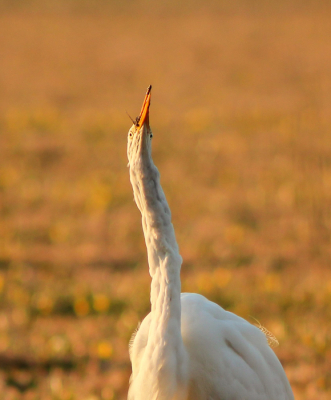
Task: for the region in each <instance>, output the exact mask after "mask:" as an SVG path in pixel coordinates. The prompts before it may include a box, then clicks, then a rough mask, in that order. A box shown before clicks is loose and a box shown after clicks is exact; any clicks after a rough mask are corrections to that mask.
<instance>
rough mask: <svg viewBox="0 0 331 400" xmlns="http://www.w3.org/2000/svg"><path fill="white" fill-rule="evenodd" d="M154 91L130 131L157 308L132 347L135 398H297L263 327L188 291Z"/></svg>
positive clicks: (132, 169)
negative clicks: (162, 172)
mask: <svg viewBox="0 0 331 400" xmlns="http://www.w3.org/2000/svg"><path fill="white" fill-rule="evenodd" d="M150 92H151V87H149V88H148V91H147V94H146V97H145V100H144V103H143V107H142V110H141V113H140V116H139V117H138V118H137V120H136V121H135V123H134V125H133V126H132V127H131V128H130V131H129V135H128V159H129V168H130V180H131V183H132V187H133V192H134V198H135V201H136V204H137V206H138V208H139V210H140V212H141V214H142V225H143V231H144V236H145V241H146V246H147V252H148V262H149V271H150V274H151V277H152V284H151V312H150V313H149V314H148V315H147V317H146V318H145V319H144V320H143V322H142V323H141V326H140V327H139V330H138V331H137V333H136V335H135V337H134V339H133V341H132V345H131V348H130V357H131V362H132V376H131V382H130V389H129V395H128V399H129V400H291V399H294V397H293V393H292V390H291V387H290V385H289V382H288V380H287V377H286V375H285V372H284V370H283V367H282V365H281V364H280V362H279V360H278V358H277V357H276V355H275V353H274V352H273V350H272V349H271V348H270V347H269V345H268V342H267V338H266V335H265V334H264V333H263V332H261V330H260V329H258V328H257V327H256V326H254V325H252V324H250V323H248V322H247V321H245V320H244V319H242V318H240V317H238V316H237V315H235V314H233V313H230V312H227V311H225V310H224V309H223V308H222V307H220V306H219V305H217V304H215V303H213V302H211V301H209V300H207V299H206V298H205V297H203V296H201V295H198V294H192V293H182V294H181V284H180V268H181V263H182V259H181V256H180V254H179V249H178V245H177V242H176V238H175V232H174V229H173V225H172V223H171V213H170V209H169V206H168V204H167V201H166V198H165V195H164V193H163V190H162V188H161V185H160V180H159V173H158V170H157V168H156V167H155V165H154V163H153V160H152V156H151V138H152V132H151V129H150V126H149V106H150V96H151V93H150Z"/></svg>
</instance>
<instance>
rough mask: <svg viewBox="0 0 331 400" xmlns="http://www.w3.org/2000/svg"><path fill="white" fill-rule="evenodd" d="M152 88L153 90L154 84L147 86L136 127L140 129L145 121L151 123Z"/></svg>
mask: <svg viewBox="0 0 331 400" xmlns="http://www.w3.org/2000/svg"><path fill="white" fill-rule="evenodd" d="M151 90H152V85H149V86H148V88H147V92H146V96H145V99H144V102H143V106H142V108H141V111H140V114H139V117H138V118H137V124H136V127H137V128H138V129H140V128H141V127H142V126H143V125H144V123H145V122H146V123H147V124H148V123H149V106H150V104H151Z"/></svg>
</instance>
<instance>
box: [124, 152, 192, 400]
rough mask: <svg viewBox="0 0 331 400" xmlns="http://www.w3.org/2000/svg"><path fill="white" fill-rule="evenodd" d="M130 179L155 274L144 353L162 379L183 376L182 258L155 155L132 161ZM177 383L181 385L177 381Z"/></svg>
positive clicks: (149, 258)
mask: <svg viewBox="0 0 331 400" xmlns="http://www.w3.org/2000/svg"><path fill="white" fill-rule="evenodd" d="M130 180H131V183H132V187H133V191H134V197H135V201H136V203H137V206H138V208H139V209H140V211H141V214H142V225H143V231H144V236H145V242H146V247H147V252H148V263H149V271H150V275H151V277H152V285H151V325H150V330H149V335H148V343H147V347H146V349H145V354H144V356H146V357H149V360H150V361H149V362H150V363H154V365H152V366H151V367H152V370H154V371H158V372H156V373H159V377H155V378H156V379H162V380H164V382H167V379H168V380H170V381H171V380H172V379H173V380H175V381H176V380H177V379H182V378H180V377H181V376H182V375H183V371H185V366H184V365H183V364H185V360H186V355H185V350H184V345H183V342H182V336H181V301H180V293H181V283H180V268H181V264H182V258H181V256H180V254H179V249H178V245H177V242H176V237H175V232H174V228H173V225H172V222H171V213H170V209H169V206H168V203H167V200H166V198H165V195H164V192H163V190H162V187H161V185H160V178H159V172H158V170H157V168H156V167H155V165H154V163H153V161H152V159H151V158H148V159H147V160H141V162H139V163H135V165H133V166H132V165H130ZM174 361H175V363H174ZM166 376H167V378H165V377H166ZM168 383H169V381H168ZM174 384H175V386H176V385H178V383H175V382H174ZM158 385H160V382H158ZM167 390H168V389H167ZM169 390H171V388H170V387H169ZM169 394H170V393H169ZM168 398H172V397H168Z"/></svg>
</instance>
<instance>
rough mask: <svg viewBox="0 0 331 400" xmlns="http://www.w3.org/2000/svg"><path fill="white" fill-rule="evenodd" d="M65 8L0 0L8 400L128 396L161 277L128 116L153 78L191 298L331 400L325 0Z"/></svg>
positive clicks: (330, 139)
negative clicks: (137, 347) (141, 202)
mask: <svg viewBox="0 0 331 400" xmlns="http://www.w3.org/2000/svg"><path fill="white" fill-rule="evenodd" d="M65 4H66V3H61V2H60V3H57V2H53V3H51V2H49V4H48V7H46V5H43V7H42V9H41V5H40V4H39V3H38V2H31V3H24V2H22V3H18V6H17V7H16V8H13V7H9V6H8V5H7V6H6V3H1V4H0V5H1V6H2V8H1V9H2V13H1V15H0V48H1V63H0V89H1V93H2V96H1V97H0V157H1V163H0V193H1V197H0V213H1V214H0V215H1V224H0V291H1V311H0V351H1V354H0V386H1V388H2V395H1V396H2V397H1V398H3V399H6V400H7V399H8V400H9V399H20V398H22V399H23V398H24V399H43V400H45V399H52V400H53V399H54V400H55V399H68V400H69V399H80V400H82V399H83V400H84V399H86V400H97V399H102V400H115V399H118V400H120V399H125V398H126V391H127V385H128V379H129V375H130V365H129V359H128V351H127V343H128V341H129V338H130V335H131V333H132V331H133V330H134V328H135V326H136V324H137V322H138V321H139V320H140V319H141V318H143V317H144V315H146V313H147V312H148V308H149V275H148V271H147V267H146V255H145V245H144V242H143V237H142V232H141V227H140V216H139V214H138V211H137V210H136V207H135V205H134V203H133V202H132V192H131V187H130V184H129V179H128V170H127V168H126V132H127V130H128V128H129V126H130V122H129V119H128V118H127V116H126V115H125V110H127V111H128V112H129V113H130V114H132V115H133V116H135V114H136V113H137V112H138V111H139V109H140V105H141V101H142V97H143V95H144V91H145V89H146V87H147V86H148V84H150V83H152V84H153V86H154V90H153V102H152V109H151V112H152V116H151V119H152V127H153V129H154V139H153V140H154V159H155V162H156V164H157V165H158V167H159V169H160V171H161V176H162V184H163V187H164V189H165V192H166V194H167V197H168V200H169V203H170V206H171V209H172V212H173V220H174V224H175V228H176V232H177V237H178V241H179V244H180V248H181V253H182V255H183V257H184V260H185V262H184V265H183V273H182V280H183V290H185V291H197V292H199V293H202V294H204V295H206V296H208V297H209V298H210V299H212V300H214V301H217V302H218V303H219V304H221V305H222V306H224V307H225V308H227V309H229V310H231V311H234V312H236V313H238V314H239V315H242V316H243V317H245V318H247V319H250V316H251V315H252V316H254V317H255V318H257V319H258V320H259V321H260V322H261V323H262V325H264V326H265V327H267V329H269V330H270V331H271V332H273V333H274V334H275V335H276V337H277V338H278V340H279V342H280V346H279V347H278V348H276V349H275V351H276V353H277V354H278V356H279V358H280V359H281V361H282V363H283V365H284V367H285V369H286V372H287V375H288V377H289V379H290V381H291V384H292V386H293V390H294V392H295V396H296V399H297V400H306V399H307V400H308V399H309V400H315V399H316V400H317V399H318V400H323V399H329V398H330V394H331V374H330V371H331V363H330V360H331V326H330V318H331V308H330V302H331V270H330V267H331V252H330V234H331V132H330V123H331V78H330V70H331V52H330V51H329V49H330V46H331V25H330V17H331V11H330V9H328V8H327V7H326V5H324V6H323V4H322V3H315V5H314V6H309V3H308V2H307V4H308V5H307V6H306V7H301V6H299V5H296V4H295V3H294V2H293V3H291V4H290V5H287V6H286V5H285V4H278V3H277V4H278V5H277V6H276V4H273V3H272V2H269V3H268V5H264V8H263V10H260V9H259V7H258V6H259V3H256V4H255V6H253V5H251V6H250V5H249V3H248V2H243V1H242V2H237V3H235V4H236V5H232V6H231V7H229V6H227V4H226V2H225V3H220V6H216V5H215V4H211V5H210V6H209V7H207V6H204V8H201V7H200V6H199V2H196V3H194V5H193V6H191V7H190V6H189V5H188V4H186V5H184V6H182V7H181V8H179V7H176V6H175V5H172V6H165V5H162V4H161V3H160V4H159V6H158V7H157V8H153V9H151V6H149V5H148V4H143V5H142V6H141V7H138V6H137V4H132V5H126V6H123V5H121V6H120V5H117V7H114V6H110V5H109V4H106V3H105V4H104V5H103V6H100V4H99V3H95V2H92V1H90V2H88V1H86V2H82V4H81V5H80V6H79V5H78V4H79V3H78V2H75V1H72V2H70V3H69V6H68V5H65ZM251 321H252V322H254V320H252V319H251Z"/></svg>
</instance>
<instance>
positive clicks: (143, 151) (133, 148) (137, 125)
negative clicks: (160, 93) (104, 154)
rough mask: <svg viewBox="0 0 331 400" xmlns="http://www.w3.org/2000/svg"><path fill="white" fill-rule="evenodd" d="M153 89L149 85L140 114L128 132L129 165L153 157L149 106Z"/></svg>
mask: <svg viewBox="0 0 331 400" xmlns="http://www.w3.org/2000/svg"><path fill="white" fill-rule="evenodd" d="M151 90H152V86H149V87H148V89H147V93H146V96H145V99H144V102H143V106H142V108H141V111H140V114H139V116H138V117H137V118H136V120H135V121H133V125H132V126H131V128H130V130H129V133H128V146H127V153H128V159H129V166H133V165H134V164H136V163H138V164H140V163H141V162H143V161H144V159H145V160H147V159H150V158H151V150H152V146H151V140H152V137H153V133H152V130H151V128H150V126H149V106H150V103H151Z"/></svg>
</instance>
